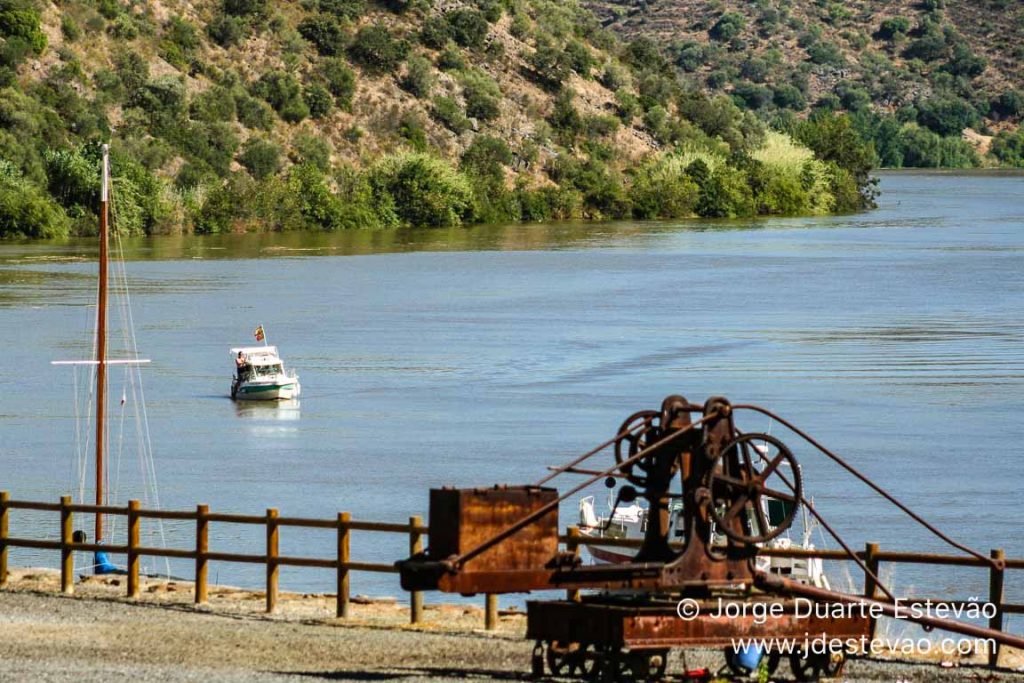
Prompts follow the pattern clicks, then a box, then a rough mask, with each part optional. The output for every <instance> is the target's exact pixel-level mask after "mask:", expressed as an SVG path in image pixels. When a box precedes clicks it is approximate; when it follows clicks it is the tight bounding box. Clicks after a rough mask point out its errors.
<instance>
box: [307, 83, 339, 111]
mask: <svg viewBox="0 0 1024 683" xmlns="http://www.w3.org/2000/svg"><path fill="white" fill-rule="evenodd" d="M302 101H303V102H305V104H306V107H307V108H308V109H309V116H310V117H311V118H314V119H322V118H325V117H326V116H327V115H328V114H330V113H331V109H332V108H333V106H334V96H333V95H332V94H331V93H330V92H328V90H327V88H325V87H323V86H322V85H319V84H317V83H313V84H312V85H307V86H306V87H305V88H303V89H302ZM300 120H301V119H300Z"/></svg>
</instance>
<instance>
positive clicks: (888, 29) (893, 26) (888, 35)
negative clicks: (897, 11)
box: [875, 17, 910, 40]
mask: <svg viewBox="0 0 1024 683" xmlns="http://www.w3.org/2000/svg"><path fill="white" fill-rule="evenodd" d="M908 31H910V19H907V18H906V17H890V18H889V19H883V20H882V24H881V26H879V27H878V32H877V33H875V36H877V37H878V38H881V39H882V40H896V39H897V38H901V37H903V36H905V35H907V32H908Z"/></svg>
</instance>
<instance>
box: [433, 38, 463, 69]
mask: <svg viewBox="0 0 1024 683" xmlns="http://www.w3.org/2000/svg"><path fill="white" fill-rule="evenodd" d="M437 68H438V69H440V70H441V71H462V70H463V69H465V68H466V60H465V59H463V58H462V52H461V51H460V50H459V48H457V47H456V46H455V44H454V43H450V44H449V45H448V47H446V48H445V49H444V50H443V51H442V52H441V54H439V55H438V56H437Z"/></svg>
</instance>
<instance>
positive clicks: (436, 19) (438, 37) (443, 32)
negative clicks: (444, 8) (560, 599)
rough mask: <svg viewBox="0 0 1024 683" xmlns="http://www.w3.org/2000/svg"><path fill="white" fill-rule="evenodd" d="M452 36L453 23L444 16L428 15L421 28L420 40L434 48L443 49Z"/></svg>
mask: <svg viewBox="0 0 1024 683" xmlns="http://www.w3.org/2000/svg"><path fill="white" fill-rule="evenodd" d="M452 38H453V32H452V27H451V24H449V23H448V20H447V19H445V18H444V17H443V16H432V17H427V19H425V20H424V22H423V26H422V27H421V28H420V42H421V43H423V45H425V46H426V47H429V48H431V49H433V50H440V49H443V48H444V46H445V45H447V44H448V41H449V40H451V39H452Z"/></svg>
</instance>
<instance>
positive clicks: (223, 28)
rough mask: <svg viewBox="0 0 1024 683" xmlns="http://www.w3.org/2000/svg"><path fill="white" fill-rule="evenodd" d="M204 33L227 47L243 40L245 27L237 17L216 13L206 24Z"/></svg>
mask: <svg viewBox="0 0 1024 683" xmlns="http://www.w3.org/2000/svg"><path fill="white" fill-rule="evenodd" d="M206 34H207V35H208V36H210V38H211V39H212V40H213V42H215V43H217V44H218V45H220V46H221V47H225V48H227V47H231V46H232V45H238V44H239V43H241V42H242V41H243V40H245V37H246V34H247V27H246V24H245V22H244V21H243V20H242V19H240V18H239V17H232V16H228V15H226V14H218V15H217V16H215V17H214V18H213V19H212V20H211V21H210V23H209V24H207V25H206Z"/></svg>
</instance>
